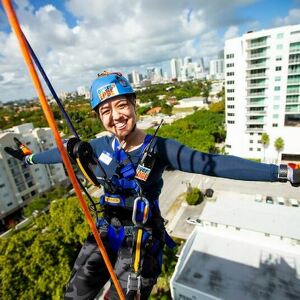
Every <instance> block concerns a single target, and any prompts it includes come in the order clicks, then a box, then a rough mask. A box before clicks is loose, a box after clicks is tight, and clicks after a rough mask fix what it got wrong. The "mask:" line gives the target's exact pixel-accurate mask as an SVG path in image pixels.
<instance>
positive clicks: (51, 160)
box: [31, 148, 63, 164]
mask: <svg viewBox="0 0 300 300" xmlns="http://www.w3.org/2000/svg"><path fill="white" fill-rule="evenodd" d="M31 160H32V162H33V164H57V163H62V162H63V160H62V158H61V156H60V152H59V150H58V148H53V149H50V150H47V151H43V152H39V153H34V154H33V155H32V158H31Z"/></svg>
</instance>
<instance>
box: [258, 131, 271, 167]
mask: <svg viewBox="0 0 300 300" xmlns="http://www.w3.org/2000/svg"><path fill="white" fill-rule="evenodd" d="M260 141H261V143H262V145H263V148H264V151H263V161H265V153H266V148H267V147H268V146H269V143H270V137H269V135H268V134H267V133H265V132H264V133H263V134H262V135H261V138H260Z"/></svg>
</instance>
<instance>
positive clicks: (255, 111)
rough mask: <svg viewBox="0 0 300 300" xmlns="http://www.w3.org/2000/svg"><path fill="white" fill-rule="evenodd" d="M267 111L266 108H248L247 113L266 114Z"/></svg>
mask: <svg viewBox="0 0 300 300" xmlns="http://www.w3.org/2000/svg"><path fill="white" fill-rule="evenodd" d="M266 113H267V111H265V110H247V115H265V114H266Z"/></svg>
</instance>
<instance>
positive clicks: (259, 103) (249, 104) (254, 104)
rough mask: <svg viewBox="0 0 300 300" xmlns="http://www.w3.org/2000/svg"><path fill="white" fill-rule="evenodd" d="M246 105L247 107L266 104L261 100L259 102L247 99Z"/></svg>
mask: <svg viewBox="0 0 300 300" xmlns="http://www.w3.org/2000/svg"><path fill="white" fill-rule="evenodd" d="M247 106H248V107H258V106H266V103H265V101H261V102H255V101H254V102H253V101H247Z"/></svg>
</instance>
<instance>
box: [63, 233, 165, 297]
mask: <svg viewBox="0 0 300 300" xmlns="http://www.w3.org/2000/svg"><path fill="white" fill-rule="evenodd" d="M102 242H103V244H104V246H105V248H106V250H107V253H108V255H109V258H110V261H111V264H112V265H113V266H114V269H115V272H116V275H117V277H118V280H119V282H120V285H121V287H122V289H123V292H124V295H126V289H127V279H128V275H129V273H130V264H131V251H132V250H131V243H128V244H127V243H126V241H125V242H124V243H123V245H122V246H121V248H120V250H119V252H118V255H116V254H114V253H113V252H112V250H111V247H110V245H109V242H108V240H107V239H106V238H102ZM159 268H160V266H159V265H158V261H157V258H156V257H155V255H153V254H151V253H146V254H145V255H144V260H143V268H142V274H141V275H142V277H144V278H146V279H147V284H145V285H143V286H142V289H141V299H142V300H144V299H148V297H149V295H150V293H151V290H152V288H153V286H154V284H155V283H156V279H157V275H158V273H159V271H158V270H159ZM109 279H110V275H109V272H108V271H107V269H106V266H105V263H104V260H103V258H102V256H101V253H100V252H99V249H98V246H97V243H96V241H95V239H94V237H93V235H90V236H89V237H88V238H87V240H86V242H85V243H84V245H83V247H82V249H81V250H80V252H79V255H78V257H77V259H76V261H75V264H74V267H73V270H72V275H71V278H70V281H69V283H68V286H67V289H66V293H65V298H64V299H65V300H71V299H72V300H93V299H94V298H95V297H96V296H97V294H98V293H99V291H100V290H101V288H102V287H103V286H104V284H105V283H106V282H107V281H108V280H109ZM109 295H110V299H111V300H115V299H116V300H117V299H119V297H118V294H117V291H116V289H115V287H114V285H113V284H112V285H111V288H110V292H109Z"/></svg>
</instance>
